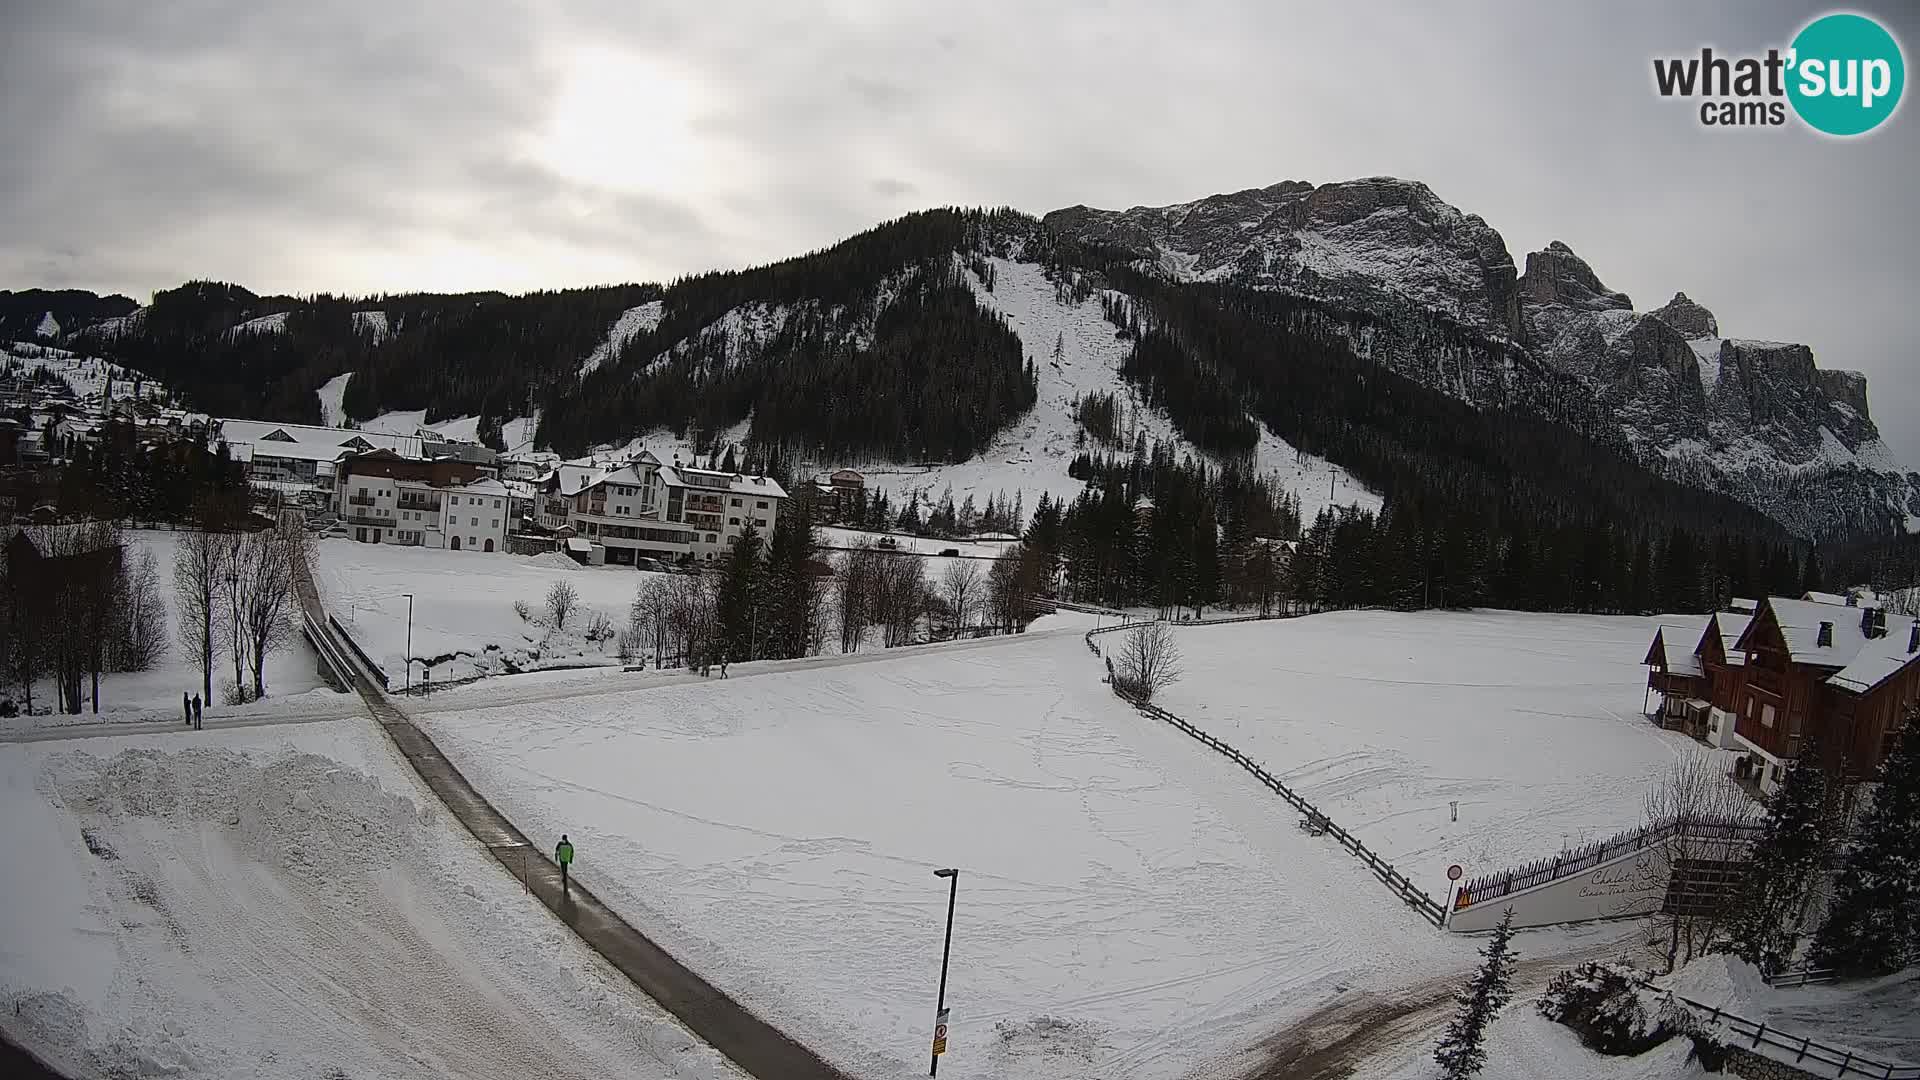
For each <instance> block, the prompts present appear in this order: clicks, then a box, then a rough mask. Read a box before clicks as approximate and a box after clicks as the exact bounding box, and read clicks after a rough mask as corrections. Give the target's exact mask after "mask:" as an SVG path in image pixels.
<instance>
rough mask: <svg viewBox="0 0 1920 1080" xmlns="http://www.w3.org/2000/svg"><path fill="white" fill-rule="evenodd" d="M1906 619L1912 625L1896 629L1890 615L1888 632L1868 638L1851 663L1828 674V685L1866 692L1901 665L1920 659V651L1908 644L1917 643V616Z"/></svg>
mask: <svg viewBox="0 0 1920 1080" xmlns="http://www.w3.org/2000/svg"><path fill="white" fill-rule="evenodd" d="M1903 621H1904V622H1905V623H1907V624H1908V625H1906V626H1904V627H1902V628H1901V629H1899V630H1895V629H1894V626H1893V623H1894V620H1892V619H1888V620H1887V636H1886V637H1882V638H1875V639H1873V640H1872V641H1870V642H1867V643H1866V644H1865V645H1864V646H1863V647H1862V648H1861V649H1860V651H1859V652H1858V653H1856V654H1854V657H1853V661H1852V662H1851V663H1849V664H1848V665H1847V666H1846V667H1843V668H1841V669H1840V670H1839V671H1836V672H1834V673H1833V674H1832V675H1830V676H1828V677H1827V685H1828V686H1832V687H1836V688H1838V689H1841V690H1850V691H1852V692H1854V693H1856V694H1864V693H1866V692H1867V691H1868V690H1871V689H1873V688H1874V687H1876V686H1878V685H1880V684H1881V683H1882V682H1885V681H1886V680H1887V679H1889V678H1892V677H1893V676H1894V675H1896V674H1898V673H1899V671H1900V669H1901V668H1904V667H1906V666H1907V665H1908V664H1911V663H1913V662H1914V661H1916V660H1920V652H1908V651H1907V647H1908V646H1909V645H1912V644H1914V640H1913V633H1914V631H1913V628H1912V625H1911V624H1912V622H1913V620H1911V619H1907V620H1903Z"/></svg>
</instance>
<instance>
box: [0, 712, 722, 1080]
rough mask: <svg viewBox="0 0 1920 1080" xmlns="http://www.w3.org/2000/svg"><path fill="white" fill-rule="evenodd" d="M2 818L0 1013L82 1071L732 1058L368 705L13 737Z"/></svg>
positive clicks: (4, 758) (392, 1071) (14, 1032)
mask: <svg viewBox="0 0 1920 1080" xmlns="http://www.w3.org/2000/svg"><path fill="white" fill-rule="evenodd" d="M0 814H3V815H4V816H5V818H6V820H7V822H8V827H7V829H6V830H5V832H4V834H3V835H0V845H3V846H0V851H3V852H4V857H5V858H6V860H7V862H8V865H10V866H11V867H14V868H15V869H14V870H13V871H11V872H9V873H7V874H5V875H0V1026H4V1027H5V1028H6V1030H7V1032H8V1034H9V1036H10V1037H11V1038H14V1039H16V1040H18V1041H20V1042H21V1043H23V1044H24V1045H26V1046H28V1047H30V1048H32V1049H34V1050H35V1051H37V1052H41V1053H43V1054H45V1055H46V1056H48V1057H49V1058H50V1059H51V1060H53V1061H54V1062H56V1063H59V1064H61V1065H63V1066H64V1067H66V1068H68V1069H70V1070H72V1074H73V1075H88V1076H93V1075H108V1076H173V1075H180V1076H195V1077H214V1078H225V1077H233V1078H242V1077H246V1078H251V1077H259V1076H303V1077H316V1078H317V1077H328V1076H331V1077H346V1076H353V1077H402V1076H407V1077H415V1076H459V1077H463V1078H487V1077H498V1078H501V1080H509V1078H511V1080H521V1078H526V1077H580V1078H583V1080H584V1078H599V1077H634V1078H649V1080H655V1078H669V1077H686V1078H689V1080H691V1078H711V1077H732V1076H736V1075H737V1074H736V1073H734V1072H733V1071H732V1070H731V1068H730V1066H728V1065H727V1064H726V1063H725V1062H724V1061H721V1060H720V1059H719V1058H717V1056H716V1055H714V1053H713V1052H712V1051H711V1050H709V1049H707V1048H706V1047H704V1046H702V1045H698V1044H696V1043H695V1041H694V1040H693V1039H692V1037H691V1036H689V1035H688V1034H687V1033H686V1032H685V1031H684V1029H682V1028H680V1027H679V1026H678V1025H677V1024H676V1023H675V1022H673V1021H672V1020H671V1018H669V1017H667V1016H666V1015H665V1014H664V1013H663V1012H662V1011H661V1010H660V1008H659V1007H658V1006H657V1005H655V1004H654V1003H652V1002H651V1001H649V1000H648V999H647V998H646V997H645V996H643V995H642V994H640V993H639V992H638V991H637V990H635V989H634V988H633V986H632V984H631V983H629V982H628V981H627V980H626V978H625V977H624V976H622V975H620V974H619V973H618V972H617V971H615V970H613V969H612V968H611V967H610V966H608V965H607V964H605V963H604V962H603V961H601V960H600V958H599V957H598V956H597V955H596V954H594V953H593V952H591V951H590V950H589V949H588V948H587V947H586V946H585V945H584V944H582V943H580V942H579V941H578V940H577V939H576V938H574V937H573V936H572V934H571V932H569V931H568V930H567V929H566V928H565V927H564V926H563V925H562V924H561V923H560V922H559V921H558V920H557V919H554V918H553V917H552V916H551V915H550V914H549V913H548V912H547V911H546V910H545V909H544V908H542V907H540V906H539V905H538V904H537V903H536V902H534V901H532V900H531V899H529V898H527V897H526V896H524V895H523V893H522V891H521V889H520V887H519V886H518V885H517V884H515V883H514V882H513V880H512V879H511V878H510V877H508V876H507V875H505V874H504V873H502V872H501V871H500V870H499V868H498V867H497V866H495V865H494V863H493V862H492V860H491V858H490V857H489V856H487V855H486V853H485V852H484V850H483V849H481V848H480V847H479V845H477V844H476V843H474V842H473V841H472V839H471V838H470V837H468V836H467V835H466V833H465V832H463V831H461V830H460V827H459V825H458V824H457V823H456V822H454V820H453V819H452V817H451V816H450V815H448V814H446V813H444V812H443V811H442V810H440V808H439V805H438V804H437V803H436V802H434V801H433V798H432V796H431V795H429V794H427V793H426V791H425V789H424V788H422V787H420V786H419V785H418V783H417V782H416V781H415V780H414V778H413V775H412V773H411V772H410V771H408V770H407V768H406V766H405V765H404V764H401V763H400V761H399V759H398V758H397V757H396V756H395V755H394V753H393V752H392V750H391V749H390V748H389V747H388V745H387V743H386V741H385V740H384V739H383V738H382V737H381V736H380V735H379V734H377V732H376V730H375V729H374V728H373V726H372V724H371V723H370V722H369V721H367V720H366V719H364V718H363V719H360V720H353V721H334V722H332V723H326V724H313V725H306V726H302V727H300V728H298V729H276V730H269V729H254V730H249V731H224V732H216V731H213V730H207V731H203V732H193V733H188V732H181V733H178V734H173V735H166V736H144V737H121V738H108V739H88V740H75V741H71V742H64V743H48V744H41V745H37V746H32V747H5V748H3V749H0Z"/></svg>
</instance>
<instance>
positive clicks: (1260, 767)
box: [1086, 616, 1447, 926]
mask: <svg viewBox="0 0 1920 1080" xmlns="http://www.w3.org/2000/svg"><path fill="white" fill-rule="evenodd" d="M1259 617H1260V616H1254V618H1259ZM1280 617H1281V618H1286V617H1287V616H1280ZM1142 621H1147V620H1142ZM1232 621H1235V622H1239V621H1244V620H1240V619H1235V620H1232ZM1138 625H1140V623H1138V622H1132V623H1121V624H1120V625H1118V626H1103V627H1100V628H1098V629H1095V630H1089V631H1087V633H1086V641H1087V648H1088V649H1091V650H1092V651H1093V653H1094V654H1095V655H1096V656H1097V655H1099V653H1100V646H1099V645H1097V644H1095V643H1094V640H1093V639H1094V637H1095V636H1097V635H1100V634H1111V633H1113V632H1114V631H1116V630H1126V629H1130V628H1132V627H1134V626H1138ZM1113 692H1114V694H1115V695H1116V696H1117V697H1119V698H1120V699H1121V700H1122V701H1125V702H1126V703H1127V704H1129V705H1132V706H1133V707H1134V708H1135V709H1138V710H1139V711H1140V712H1141V713H1143V714H1145V715H1147V716H1150V717H1152V718H1154V719H1155V720H1159V721H1162V722H1164V723H1167V724H1171V725H1173V726H1174V727H1176V728H1178V729H1180V730H1181V731H1182V732H1185V733H1186V734H1187V735H1189V736H1191V737H1192V738H1193V739H1195V740H1197V741H1199V742H1201V743H1204V744H1206V746H1207V747H1208V748H1210V749H1211V750H1213V751H1214V752H1215V753H1218V754H1220V755H1222V756H1223V757H1225V758H1227V759H1228V760H1229V761H1232V762H1233V763H1234V764H1236V765H1238V766H1240V767H1241V768H1242V769H1245V770H1246V771H1247V772H1249V773H1251V774H1252V775H1253V778H1254V779H1256V780H1258V781H1260V782H1261V783H1262V784H1265V785H1266V786H1267V789H1268V790H1270V791H1272V792H1273V793H1274V794H1275V795H1278V796H1280V797H1281V798H1282V799H1285V800H1286V801H1287V804H1288V805H1290V806H1292V807H1293V808H1294V809H1295V810H1298V811H1299V812H1300V814H1301V824H1302V825H1303V826H1304V827H1306V828H1307V829H1308V831H1309V832H1313V833H1316V834H1325V835H1328V836H1331V837H1333V839H1334V840H1335V841H1336V842H1337V843H1339V845H1340V846H1341V847H1343V848H1346V849H1347V851H1348V852H1350V853H1351V854H1352V855H1353V857H1354V858H1356V859H1359V860H1360V862H1361V863H1362V864H1364V865H1365V866H1366V868H1367V869H1368V870H1371V871H1372V872H1373V875H1374V877H1376V878H1379V879H1380V882H1381V884H1383V885H1385V886H1386V887H1387V890H1388V891H1389V892H1391V893H1393V894H1394V896H1396V897H1398V898H1399V899H1400V901H1401V902H1402V903H1405V904H1406V905H1407V906H1408V907H1410V908H1412V909H1413V910H1414V911H1415V912H1416V913H1417V914H1418V915H1419V916H1420V917H1421V918H1423V919H1425V920H1426V921H1428V922H1430V923H1432V924H1433V925H1435V926H1442V925H1445V923H1446V917H1447V911H1446V907H1445V905H1443V904H1442V903H1441V902H1440V901H1438V900H1435V899H1434V898H1433V897H1431V896H1428V895H1427V894H1426V893H1425V892H1424V891H1422V890H1421V889H1420V887H1419V886H1417V885H1415V884H1414V883H1413V882H1411V881H1409V880H1407V877H1406V875H1405V874H1402V873H1401V872H1400V871H1398V870H1396V869H1395V868H1394V866H1393V864H1392V863H1390V862H1388V861H1386V860H1385V859H1382V858H1381V857H1380V856H1378V855H1376V854H1374V852H1373V851H1372V850H1371V849H1369V848H1368V847H1367V845H1366V844H1364V843H1362V842H1361V841H1360V838H1359V837H1356V836H1354V835H1353V834H1352V833H1350V832H1348V831H1347V830H1345V829H1343V828H1341V827H1340V826H1339V825H1338V824H1337V823H1335V822H1334V821H1333V819H1331V818H1329V817H1328V816H1327V815H1326V814H1324V813H1322V812H1321V811H1320V809H1319V808H1318V807H1316V806H1314V805H1313V804H1312V803H1310V802H1308V801H1307V800H1306V799H1305V798H1304V797H1302V796H1301V795H1300V793H1299V792H1296V791H1294V790H1293V789H1292V788H1290V787H1288V786H1287V785H1286V784H1284V783H1282V782H1281V781H1280V778H1279V777H1277V776H1274V775H1273V774H1272V773H1271V772H1269V771H1268V770H1267V767H1266V766H1265V765H1264V764H1262V763H1259V762H1256V761H1254V760H1253V759H1252V758H1249V757H1248V756H1247V755H1246V754H1244V753H1242V752H1240V750H1238V749H1237V748H1235V747H1234V746H1233V745H1232V744H1230V743H1228V742H1226V741H1225V740H1222V739H1216V738H1214V737H1213V736H1212V735H1209V734H1207V733H1206V732H1204V731H1202V730H1200V729H1199V728H1197V727H1195V726H1194V725H1192V724H1190V723H1188V722H1186V721H1185V720H1182V719H1181V718H1180V717H1178V716H1175V715H1174V714H1172V713H1170V712H1168V711H1167V710H1165V709H1162V708H1160V707H1159V706H1158V705H1153V704H1150V703H1148V702H1145V701H1140V700H1138V699H1137V698H1133V697H1129V696H1127V695H1126V694H1124V693H1122V692H1121V690H1120V688H1119V687H1117V686H1116V687H1114V691H1113Z"/></svg>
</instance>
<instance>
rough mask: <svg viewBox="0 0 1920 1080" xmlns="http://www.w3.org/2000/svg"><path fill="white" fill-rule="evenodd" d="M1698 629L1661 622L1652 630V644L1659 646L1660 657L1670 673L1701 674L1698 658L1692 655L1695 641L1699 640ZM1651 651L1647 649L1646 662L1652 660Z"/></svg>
mask: <svg viewBox="0 0 1920 1080" xmlns="http://www.w3.org/2000/svg"><path fill="white" fill-rule="evenodd" d="M1700 633H1701V632H1700V631H1699V630H1696V629H1694V628H1693V627H1690V626H1681V625H1679V624H1678V623H1661V624H1660V628H1659V629H1658V630H1656V631H1655V632H1654V644H1656V645H1658V646H1659V647H1660V650H1661V651H1660V653H1659V655H1660V657H1661V658H1662V659H1663V660H1664V661H1665V663H1666V669H1667V673H1668V674H1670V675H1701V674H1704V672H1702V671H1701V670H1700V658H1699V657H1697V656H1695V655H1693V649H1694V645H1695V643H1697V642H1698V641H1699V640H1700ZM1653 655H1654V654H1653V653H1652V651H1651V650H1649V651H1648V662H1652V658H1653Z"/></svg>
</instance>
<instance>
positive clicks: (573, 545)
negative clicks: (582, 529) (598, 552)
mask: <svg viewBox="0 0 1920 1080" xmlns="http://www.w3.org/2000/svg"><path fill="white" fill-rule="evenodd" d="M567 550H568V551H578V552H580V553H581V554H582V555H585V554H587V553H589V552H591V551H592V550H593V541H591V540H588V539H586V538H585V537H580V536H575V537H570V538H568V540H567Z"/></svg>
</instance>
